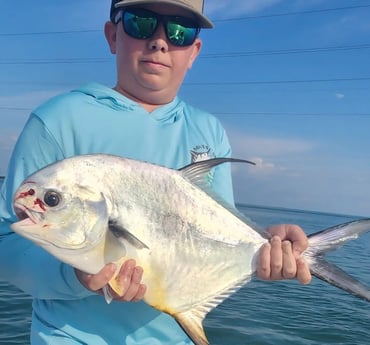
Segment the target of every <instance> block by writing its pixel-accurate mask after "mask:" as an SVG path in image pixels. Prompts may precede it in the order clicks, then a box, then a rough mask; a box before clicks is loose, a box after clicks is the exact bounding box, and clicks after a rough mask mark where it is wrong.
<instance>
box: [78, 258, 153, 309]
mask: <svg viewBox="0 0 370 345" xmlns="http://www.w3.org/2000/svg"><path fill="white" fill-rule="evenodd" d="M115 271H116V265H115V264H113V263H110V264H107V265H105V266H104V267H103V268H102V269H101V271H100V272H98V273H96V274H88V273H85V272H82V271H80V270H78V269H75V272H76V276H77V278H78V280H79V281H80V283H81V284H82V285H83V286H84V287H85V288H86V289H88V290H90V291H94V292H97V293H99V294H103V291H102V289H103V287H105V286H107V284H108V282H109V281H110V280H111V278H112V277H113V275H114V273H115ZM142 276H143V269H142V268H141V267H139V266H136V263H135V260H132V259H130V260H127V261H126V262H124V264H123V265H122V267H121V269H120V271H119V273H118V275H117V277H116V278H115V279H116V280H117V281H118V282H119V283H120V284H121V286H122V287H123V291H124V293H123V294H122V296H119V295H117V294H116V293H115V292H114V291H113V290H112V289H111V290H110V294H111V295H112V297H113V299H114V300H115V301H123V302H135V301H140V300H141V299H143V298H144V295H145V292H146V286H145V285H144V284H141V279H142Z"/></svg>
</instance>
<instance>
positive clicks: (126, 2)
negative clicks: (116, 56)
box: [110, 0, 213, 28]
mask: <svg viewBox="0 0 370 345" xmlns="http://www.w3.org/2000/svg"><path fill="white" fill-rule="evenodd" d="M144 4H169V5H174V6H178V7H181V8H184V9H186V10H188V11H190V12H192V13H193V14H194V15H195V18H196V20H197V22H198V24H199V27H200V28H213V23H212V22H211V21H210V20H209V19H208V18H207V17H206V16H204V15H203V6H204V0H112V4H111V8H110V19H111V20H112V21H113V17H114V14H115V13H116V9H117V8H120V7H126V6H135V5H144Z"/></svg>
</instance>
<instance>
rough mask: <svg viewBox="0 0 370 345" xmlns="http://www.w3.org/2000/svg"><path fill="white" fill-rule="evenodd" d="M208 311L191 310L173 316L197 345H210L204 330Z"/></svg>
mask: <svg viewBox="0 0 370 345" xmlns="http://www.w3.org/2000/svg"><path fill="white" fill-rule="evenodd" d="M207 313H208V310H203V309H191V310H188V311H186V312H183V313H178V314H174V315H172V316H173V317H174V318H175V320H176V321H177V323H178V324H179V325H180V327H181V328H182V329H183V330H184V332H185V333H186V334H187V335H188V337H189V338H190V339H191V340H192V341H193V343H194V344H195V345H209V342H208V339H207V336H206V334H205V333H204V329H203V320H204V318H205V316H206V314H207Z"/></svg>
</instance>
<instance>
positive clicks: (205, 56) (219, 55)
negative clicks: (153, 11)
mask: <svg viewBox="0 0 370 345" xmlns="http://www.w3.org/2000/svg"><path fill="white" fill-rule="evenodd" d="M362 49H370V44H369V43H365V44H356V45H342V46H327V47H312V48H289V49H278V50H255V51H245V52H230V53H209V54H203V55H200V56H199V58H200V59H218V58H240V57H248V56H273V55H289V54H305V53H326V52H333V51H349V50H362ZM110 61H111V59H110V58H103V57H101V58H100V57H93V58H91V57H88V58H57V59H11V60H10V59H3V60H0V65H50V64H83V63H86V64H92V63H97V64H101V63H107V62H110Z"/></svg>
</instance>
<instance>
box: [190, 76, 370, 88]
mask: <svg viewBox="0 0 370 345" xmlns="http://www.w3.org/2000/svg"><path fill="white" fill-rule="evenodd" d="M368 80H370V77H362V78H331V79H296V80H265V81H262V80H261V81H260V80H251V81H230V82H227V81H226V82H225V81H222V82H187V83H184V84H183V85H186V86H235V85H259V84H299V83H329V82H347V81H368Z"/></svg>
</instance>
